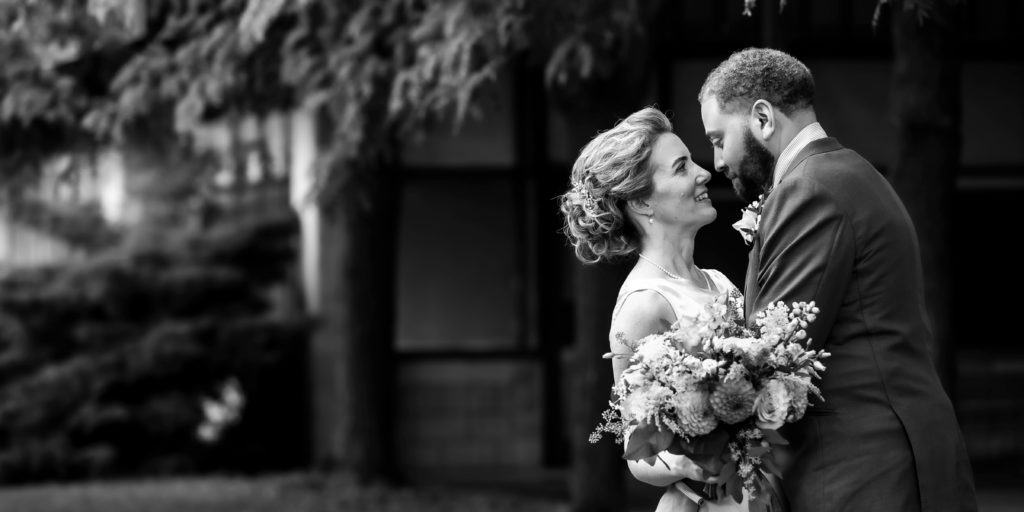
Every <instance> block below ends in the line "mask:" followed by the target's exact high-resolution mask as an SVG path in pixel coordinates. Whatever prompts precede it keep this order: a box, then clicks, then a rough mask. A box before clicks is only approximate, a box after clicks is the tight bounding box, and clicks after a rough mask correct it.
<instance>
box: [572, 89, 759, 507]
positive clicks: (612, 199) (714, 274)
mask: <svg viewBox="0 0 1024 512" xmlns="http://www.w3.org/2000/svg"><path fill="white" fill-rule="evenodd" d="M710 179H711V174H710V173H709V172H708V171H707V170H706V169H704V168H702V167H700V166H699V165H697V164H696V163H695V162H693V160H692V159H691V157H690V151H689V149H687V147H686V145H685V144H683V141H682V140H680V139H679V137H678V136H676V135H675V134H674V133H672V124H671V122H669V120H668V118H667V117H666V116H665V115H664V114H663V113H661V112H660V111H659V110H657V109H654V108H644V109H642V110H640V111H637V112H635V113H633V114H632V115H630V116H629V117H627V118H625V119H624V120H622V121H620V122H619V123H618V124H616V125H615V126H614V127H613V128H611V129H610V130H607V131H605V132H603V133H601V134H599V135H597V136H596V137H594V138H593V139H592V140H591V141H590V142H589V143H588V144H587V145H586V146H585V147H584V148H583V150H582V151H581V152H580V155H579V157H578V158H577V159H576V163H575V164H574V165H573V169H572V188H571V189H570V190H569V191H568V192H566V193H565V194H564V195H563V196H562V198H561V210H562V214H563V215H564V216H565V222H566V227H565V233H566V235H567V236H568V238H569V241H570V242H571V243H572V244H573V246H574V247H575V250H576V256H577V257H578V258H579V259H580V260H581V261H583V262H585V263H596V262H597V261H600V260H602V259H604V260H609V259H614V258H616V257H626V256H632V255H636V256H637V258H636V263H635V264H634V266H633V269H632V271H631V272H630V273H629V275H628V276H627V277H626V280H625V281H624V282H623V283H622V287H621V289H620V291H619V296H618V299H617V301H616V304H615V308H614V310H613V311H612V322H611V331H610V332H609V342H610V344H611V351H612V352H613V353H615V354H622V353H626V354H628V353H629V351H630V349H629V347H628V346H627V345H626V344H625V343H623V341H635V340H639V339H641V338H643V337H645V336H647V335H649V334H655V333H661V332H664V331H667V330H668V329H669V327H670V326H671V325H672V324H673V323H674V322H675V321H676V319H677V318H679V317H681V316H683V315H686V316H695V315H696V314H697V312H699V311H700V310H701V309H702V308H703V306H704V304H707V303H709V302H711V301H713V300H714V299H715V297H716V296H717V295H718V294H721V293H726V292H729V291H730V290H736V286H735V285H733V284H732V282H730V281H729V279H728V278H726V277H725V276H724V275H723V274H722V273H721V272H719V271H717V270H711V269H700V268H697V266H696V265H694V263H693V248H694V243H695V237H696V236H697V231H698V230H700V228H701V227H703V226H706V225H708V224H710V223H711V222H712V221H714V220H715V217H716V216H717V215H718V212H717V211H716V210H715V207H714V206H713V205H712V204H711V199H710V198H709V197H708V188H707V183H708V180H710ZM628 364H629V358H628V357H616V358H613V359H612V369H613V372H614V375H615V381H616V382H618V379H619V376H620V375H621V374H622V371H623V370H625V369H626V367H627V366H628ZM659 457H660V459H661V460H662V461H664V463H662V462H660V461H659V462H658V463H657V464H655V465H650V464H647V463H646V462H643V461H628V465H629V470H630V472H631V473H632V474H633V476H634V477H636V478H637V479H638V480H640V481H642V482H645V483H648V484H651V485H655V486H659V487H667V490H666V492H665V494H664V496H662V498H661V502H660V503H659V504H658V509H657V510H658V512H662V511H664V512H669V511H671V512H677V511H698V510H700V511H706V510H729V511H746V510H747V501H748V500H746V499H744V500H743V501H744V503H743V504H737V503H736V502H735V501H733V500H732V498H729V497H724V498H721V499H719V500H717V501H708V500H706V499H705V497H704V496H702V494H701V493H700V492H699V491H697V490H695V489H702V487H703V485H702V482H711V483H714V482H715V476H714V475H709V474H705V472H704V471H703V470H702V469H701V468H700V467H699V466H698V465H696V464H694V463H693V462H692V461H690V460H689V459H687V458H686V457H684V456H681V455H673V454H671V453H668V452H662V453H661V454H659ZM688 482H689V484H690V485H688Z"/></svg>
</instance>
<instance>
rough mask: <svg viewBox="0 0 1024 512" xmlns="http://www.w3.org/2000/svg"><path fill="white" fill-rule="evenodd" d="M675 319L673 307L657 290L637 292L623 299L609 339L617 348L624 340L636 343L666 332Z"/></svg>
mask: <svg viewBox="0 0 1024 512" xmlns="http://www.w3.org/2000/svg"><path fill="white" fill-rule="evenodd" d="M674 317H675V313H673V311H672V306H671V305H670V304H669V302H668V300H667V299H666V298H665V297H664V296H663V295H662V294H660V293H658V292H657V291H655V290H637V291H634V292H632V293H630V294H628V295H627V296H625V297H624V298H623V299H622V304H621V305H620V306H619V311H618V314H617V315H615V318H614V319H613V320H612V325H611V330H610V332H609V333H608V339H609V341H610V342H611V344H612V345H613V346H615V345H620V344H622V340H623V338H624V339H625V340H629V341H636V340H638V339H640V338H643V337H644V336H648V335H650V334H656V333H661V332H665V331H667V330H668V329H669V327H671V325H672V322H674V321H675V320H674Z"/></svg>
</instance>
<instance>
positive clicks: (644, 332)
mask: <svg viewBox="0 0 1024 512" xmlns="http://www.w3.org/2000/svg"><path fill="white" fill-rule="evenodd" d="M673 322H675V313H674V312H673V311H672V308H671V306H670V305H669V304H668V302H667V301H666V300H665V298H664V297H662V296H661V295H660V294H659V293H657V292H655V291H653V290H643V291H638V292H635V293H632V294H630V295H629V296H628V297H626V298H625V299H624V301H623V304H622V309H621V310H620V311H619V314H618V315H617V316H616V317H615V319H614V320H613V323H612V329H611V333H610V334H609V344H610V346H611V351H612V354H616V355H617V357H613V358H612V373H613V375H614V377H615V381H614V382H618V381H619V378H620V377H621V376H622V372H623V371H624V370H625V369H626V368H628V367H629V356H630V355H632V348H631V347H630V346H629V345H627V344H626V343H628V342H629V340H639V339H641V338H643V337H645V336H648V335H650V334H656V333H661V332H665V331H667V330H668V329H669V328H670V326H671V325H672V323H673ZM624 342H625V343H624ZM626 439H629V432H627V433H626ZM623 449H625V447H623ZM658 457H659V459H660V460H656V461H655V463H654V464H653V465H651V464H648V463H646V462H644V461H642V460H641V461H633V460H631V461H627V464H628V466H629V472H630V473H632V474H633V476H634V477H635V478H636V479H637V480H639V481H641V482H644V483H647V484H650V485H655V486H658V487H665V486H667V485H671V484H672V483H673V482H677V481H679V480H681V479H683V478H690V479H693V480H700V481H708V480H709V476H708V475H706V474H705V473H704V471H703V470H702V469H701V468H700V466H698V465H696V464H694V463H693V461H691V460H690V459H688V458H686V457H684V456H682V455H674V454H671V453H668V452H661V453H659V454H658Z"/></svg>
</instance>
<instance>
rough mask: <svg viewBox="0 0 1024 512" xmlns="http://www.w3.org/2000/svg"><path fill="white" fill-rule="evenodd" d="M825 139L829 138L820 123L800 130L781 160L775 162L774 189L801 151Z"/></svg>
mask: <svg viewBox="0 0 1024 512" xmlns="http://www.w3.org/2000/svg"><path fill="white" fill-rule="evenodd" d="M825 137H828V135H826V134H825V130H824V129H823V128H822V127H821V124H819V123H811V124H809V125H807V126H805V127H804V128H803V129H802V130H800V132H799V133H797V134H796V137H793V140H791V141H789V144H787V145H786V149H783V150H782V153H781V154H780V155H779V159H778V160H776V161H775V172H774V173H773V178H772V188H775V187H776V186H777V185H778V184H779V182H780V181H782V176H783V175H784V174H785V173H786V171H788V170H789V166H790V165H792V164H793V159H794V158H796V155H798V154H799V153H800V151H803V149H804V148H805V147H807V145H808V144H810V143H812V142H814V141H816V140H818V139H824V138H825Z"/></svg>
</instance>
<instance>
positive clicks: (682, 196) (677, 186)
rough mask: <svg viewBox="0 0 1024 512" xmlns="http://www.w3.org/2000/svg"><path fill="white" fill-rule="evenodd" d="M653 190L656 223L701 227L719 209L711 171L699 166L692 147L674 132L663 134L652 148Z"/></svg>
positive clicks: (650, 202)
mask: <svg viewBox="0 0 1024 512" xmlns="http://www.w3.org/2000/svg"><path fill="white" fill-rule="evenodd" d="M650 163H651V167H652V168H653V170H654V174H653V176H652V181H653V191H652V193H651V197H650V198H649V199H648V200H647V204H648V205H649V206H650V208H651V209H652V213H653V214H654V222H655V223H661V224H663V225H668V226H680V227H682V226H689V227H697V228H699V227H701V226H704V225H707V224H710V223H711V222H712V221H713V220H715V217H716V216H717V215H718V212H717V211H716V210H715V207H714V206H713V205H712V204H711V198H710V197H708V187H707V183H708V180H710V179H711V173H709V172H708V171H707V170H706V169H704V168H703V167H701V166H699V165H697V164H696V163H695V162H694V161H693V160H692V159H691V156H690V150H689V148H687V147H686V144H683V141H682V140H680V139H679V137H677V136H676V135H675V134H674V133H663V134H661V135H660V136H659V137H658V140H657V141H655V143H654V147H653V148H652V149H651V157H650Z"/></svg>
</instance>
